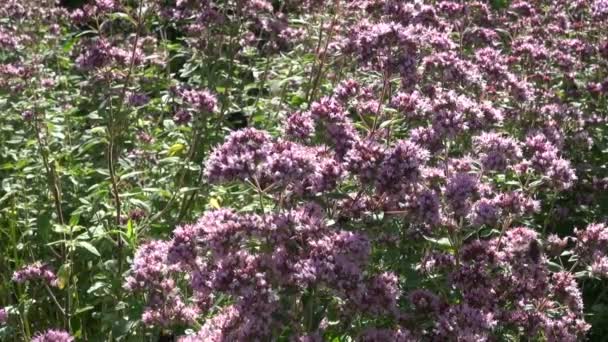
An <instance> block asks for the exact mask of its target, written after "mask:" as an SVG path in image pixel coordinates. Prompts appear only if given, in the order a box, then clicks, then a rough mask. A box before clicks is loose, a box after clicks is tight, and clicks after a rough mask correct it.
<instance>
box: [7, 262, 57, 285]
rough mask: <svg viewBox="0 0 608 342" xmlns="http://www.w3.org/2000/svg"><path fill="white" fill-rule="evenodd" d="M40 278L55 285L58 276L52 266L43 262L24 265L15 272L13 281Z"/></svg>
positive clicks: (20, 282) (19, 281)
mask: <svg viewBox="0 0 608 342" xmlns="http://www.w3.org/2000/svg"><path fill="white" fill-rule="evenodd" d="M36 280H40V281H42V282H45V283H47V284H48V285H51V286H55V285H56V284H57V276H56V275H55V272H53V270H52V269H51V267H50V266H48V265H46V264H43V263H41V262H35V263H33V264H30V265H27V266H24V267H23V268H21V269H20V270H17V271H15V273H13V281H14V282H16V283H19V284H22V283H25V282H27V281H36Z"/></svg>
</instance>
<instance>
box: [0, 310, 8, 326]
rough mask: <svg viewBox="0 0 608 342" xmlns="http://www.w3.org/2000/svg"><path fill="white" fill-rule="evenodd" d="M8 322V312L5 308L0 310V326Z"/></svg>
mask: <svg viewBox="0 0 608 342" xmlns="http://www.w3.org/2000/svg"><path fill="white" fill-rule="evenodd" d="M7 321H8V312H7V311H6V309H5V308H2V309H0V324H5V323H6V322H7Z"/></svg>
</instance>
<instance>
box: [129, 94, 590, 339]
mask: <svg viewBox="0 0 608 342" xmlns="http://www.w3.org/2000/svg"><path fill="white" fill-rule="evenodd" d="M346 85H348V84H346ZM351 88H352V90H348V91H347V90H345V89H343V88H341V89H340V91H338V92H336V93H335V94H334V95H332V96H327V97H324V98H322V99H320V100H319V101H316V102H315V103H313V104H312V105H311V106H310V110H309V111H305V112H294V113H293V114H291V115H290V117H289V118H287V120H286V121H285V127H284V128H283V132H288V134H287V136H286V137H282V138H275V137H274V136H273V135H272V134H271V133H269V132H266V131H262V130H258V129H255V128H245V129H241V130H238V131H235V132H232V133H231V134H229V135H228V136H227V137H226V139H225V141H224V142H223V143H222V144H220V145H219V146H217V147H216V148H215V149H214V151H213V152H212V153H211V155H210V156H209V158H208V159H207V161H206V163H205V168H204V175H205V178H206V180H207V181H209V182H211V183H213V184H224V185H236V184H241V185H245V186H246V187H247V188H249V190H250V191H251V201H252V206H253V207H256V206H257V207H258V209H257V210H255V209H253V210H252V209H249V210H248V211H245V212H239V211H237V210H235V209H230V208H221V209H215V210H212V211H208V212H206V213H205V214H204V215H203V216H202V217H201V218H200V219H199V220H198V221H196V222H194V223H192V224H187V225H182V226H179V227H177V228H176V229H175V230H174V232H173V237H172V239H171V240H169V241H153V242H149V243H147V244H145V245H143V246H142V247H141V248H140V250H139V251H138V253H137V255H136V257H135V259H134V262H133V266H132V269H131V274H130V275H129V277H128V278H127V282H126V288H128V289H129V290H132V291H136V292H143V293H145V294H147V296H148V298H149V300H148V304H147V308H146V309H145V311H144V313H143V320H144V322H145V323H147V324H149V325H160V326H165V327H167V326H171V325H174V324H193V323H194V322H199V324H201V326H202V327H201V329H200V330H199V331H198V332H197V333H196V334H194V335H190V336H187V337H184V338H183V339H182V340H183V341H208V340H222V339H228V340H239V339H244V340H251V339H261V340H264V339H271V338H276V337H277V336H289V337H290V338H301V339H303V340H307V339H311V338H312V339H314V338H317V339H322V338H323V336H326V335H327V336H329V335H328V334H331V333H332V329H344V330H342V333H347V334H349V335H350V336H352V337H353V338H357V339H359V340H362V341H375V340H378V339H383V338H386V339H388V340H404V341H407V340H420V339H427V338H430V339H436V340H442V339H446V338H451V337H454V336H455V337H457V339H458V340H476V341H482V340H490V339H492V338H493V336H498V335H499V334H501V333H502V332H505V331H508V333H509V334H512V335H515V336H519V335H520V334H525V335H527V336H541V335H543V334H544V335H545V336H547V335H549V334H551V335H555V336H564V338H567V339H577V338H580V337H582V336H584V334H585V332H586V330H587V329H588V325H587V324H586V323H585V322H584V319H583V311H582V299H581V293H580V290H579V289H578V287H577V284H576V281H574V278H573V276H572V274H570V273H568V272H566V271H563V272H561V273H558V272H556V273H554V272H552V271H550V270H549V268H548V260H549V259H548V257H547V256H545V255H544V252H543V248H542V246H541V244H540V242H539V240H540V239H541V236H540V235H539V233H538V232H536V231H534V230H532V229H529V228H526V227H518V226H516V225H514V222H521V221H520V220H522V219H523V218H530V217H531V215H534V214H535V213H537V212H538V209H539V201H538V200H537V199H535V198H534V197H535V194H534V193H533V192H530V191H527V189H525V188H522V189H520V190H519V191H513V190H510V189H509V188H508V187H503V186H501V185H500V184H495V183H493V182H492V181H491V178H489V177H488V176H487V172H486V170H488V171H489V170H492V171H495V172H498V171H501V172H505V171H509V172H511V173H512V174H514V175H515V174H516V172H515V167H516V165H517V163H521V162H522V160H523V159H524V155H523V152H522V151H521V150H520V148H519V143H518V142H517V141H516V140H515V139H514V138H509V137H505V136H501V135H499V134H497V133H482V134H480V135H479V137H478V138H475V139H474V141H475V143H478V145H477V146H478V147H476V148H475V154H474V155H471V156H467V157H458V156H452V155H451V154H449V153H448V154H443V155H441V154H439V155H437V154H435V155H431V153H430V152H429V150H427V149H425V147H424V145H420V144H418V143H417V142H414V141H412V139H411V138H407V137H402V138H394V139H391V140H388V139H386V137H387V134H386V133H387V132H386V129H383V128H375V129H376V132H374V134H369V133H367V134H366V133H365V132H363V131H360V130H358V129H357V128H356V126H355V121H354V120H353V118H352V117H351V113H353V111H351V109H352V107H351V106H356V105H357V104H356V103H355V102H353V101H350V100H349V99H348V96H345V95H344V94H350V95H349V96H350V98H352V97H353V96H354V97H356V96H360V95H358V92H359V91H360V89H357V87H352V86H351ZM445 108H450V109H449V110H450V111H455V112H459V111H460V110H465V111H467V110H469V108H470V107H468V106H465V107H462V106H460V105H455V106H451V105H448V106H447V107H445ZM309 117H310V118H314V120H312V121H311V120H309V119H308V118H309ZM476 119H477V117H470V116H467V115H464V116H462V119H461V120H462V123H463V125H464V126H463V127H465V126H467V127H469V126H468V125H467V124H466V122H468V120H476ZM442 127H447V126H442ZM470 127H473V125H471V126H470ZM371 129H372V130H373V129H374V128H371ZM461 131H462V130H454V131H453V133H447V132H448V130H442V131H441V132H442V133H441V134H440V135H441V136H442V139H444V140H445V139H450V140H452V139H454V140H455V138H456V137H457V135H458V134H460V133H458V132H461ZM290 139H292V140H290ZM454 140H452V141H449V144H452V145H453V144H454ZM484 165H485V167H484ZM353 184H354V185H355V189H357V191H355V192H353V193H349V192H345V193H344V195H343V196H329V195H330V194H332V193H333V194H335V193H336V192H340V191H344V190H342V189H343V188H344V187H347V186H349V185H353ZM562 188H563V187H561V186H556V187H555V191H560V189H562ZM256 203H257V204H256ZM380 215H382V216H383V217H382V216H380ZM391 224H400V228H399V229H400V230H401V233H402V234H406V236H408V238H406V239H402V238H399V236H398V235H399V234H398V233H397V236H396V237H390V234H388V235H387V234H386V233H381V234H376V229H378V228H380V229H382V227H384V228H385V229H386V228H387V227H389V226H390V225H391ZM492 227H499V231H498V232H496V233H495V234H492V233H491V229H492ZM481 231H490V236H491V238H486V239H481V238H479V237H478V234H479V233H480V232H481ZM442 236H447V241H448V245H449V246H450V247H449V250H450V253H448V254H443V256H442V255H441V254H438V252H439V250H436V251H434V253H435V254H432V255H427V256H425V255H419V259H418V260H419V262H420V266H421V267H420V271H421V274H422V275H423V276H424V277H432V278H433V279H436V280H435V281H434V282H433V283H431V282H429V284H428V285H427V286H429V288H432V290H430V289H425V288H408V287H407V285H406V284H404V282H403V279H402V278H400V276H399V273H398V270H397V269H395V268H392V267H391V266H384V267H383V266H380V265H378V264H377V263H376V262H375V260H378V259H377V258H387V257H388V256H386V255H385V254H384V253H390V251H391V249H393V250H400V249H401V248H405V246H406V245H407V244H408V240H410V239H413V240H416V239H418V240H422V241H424V238H426V239H431V240H433V239H437V238H440V237H442ZM444 253H445V252H444ZM552 279H554V281H552ZM437 280H439V281H440V283H437ZM441 282H443V283H441ZM431 284H434V285H431ZM438 284H439V285H438ZM187 294H191V295H187ZM220 300H221V302H220ZM311 303H312V304H311ZM408 303H409V304H408ZM530 308H533V309H530ZM317 312H322V314H320V315H318V314H317ZM329 312H332V315H334V316H333V317H338V318H339V321H340V322H346V324H347V325H345V326H338V327H330V326H328V325H327V324H326V323H324V322H325V321H326V320H327V319H329V318H328V317H327V316H326V315H327V314H328V313H329ZM203 317H206V318H205V319H204V318H203ZM349 317H350V318H349ZM354 319H356V320H361V321H362V322H363V321H365V322H366V323H365V324H363V326H361V327H360V328H358V329H353V328H352V327H351V326H349V325H348V324H349V323H347V322H351V321H352V320H354ZM421 320H422V321H424V322H425V324H422V325H419V324H416V322H418V321H421ZM381 322H383V323H381ZM286 327H288V328H286ZM314 336H316V337H314Z"/></svg>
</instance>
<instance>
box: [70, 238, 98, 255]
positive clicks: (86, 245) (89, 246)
mask: <svg viewBox="0 0 608 342" xmlns="http://www.w3.org/2000/svg"><path fill="white" fill-rule="evenodd" d="M76 246H78V247H82V248H84V249H86V250H87V251H89V252H90V253H91V254H94V255H96V256H101V254H99V251H98V250H97V248H95V246H93V245H92V244H90V243H89V242H87V241H76Z"/></svg>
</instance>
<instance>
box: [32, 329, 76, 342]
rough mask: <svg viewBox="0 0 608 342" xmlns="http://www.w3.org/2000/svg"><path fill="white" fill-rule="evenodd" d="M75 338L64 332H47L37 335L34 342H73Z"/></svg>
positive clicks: (33, 339) (51, 330)
mask: <svg viewBox="0 0 608 342" xmlns="http://www.w3.org/2000/svg"><path fill="white" fill-rule="evenodd" d="M73 341H74V337H72V336H71V335H70V334H68V333H67V332H65V331H63V330H53V329H50V330H47V331H45V332H41V333H37V334H36V335H35V336H34V338H32V342H73Z"/></svg>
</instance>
